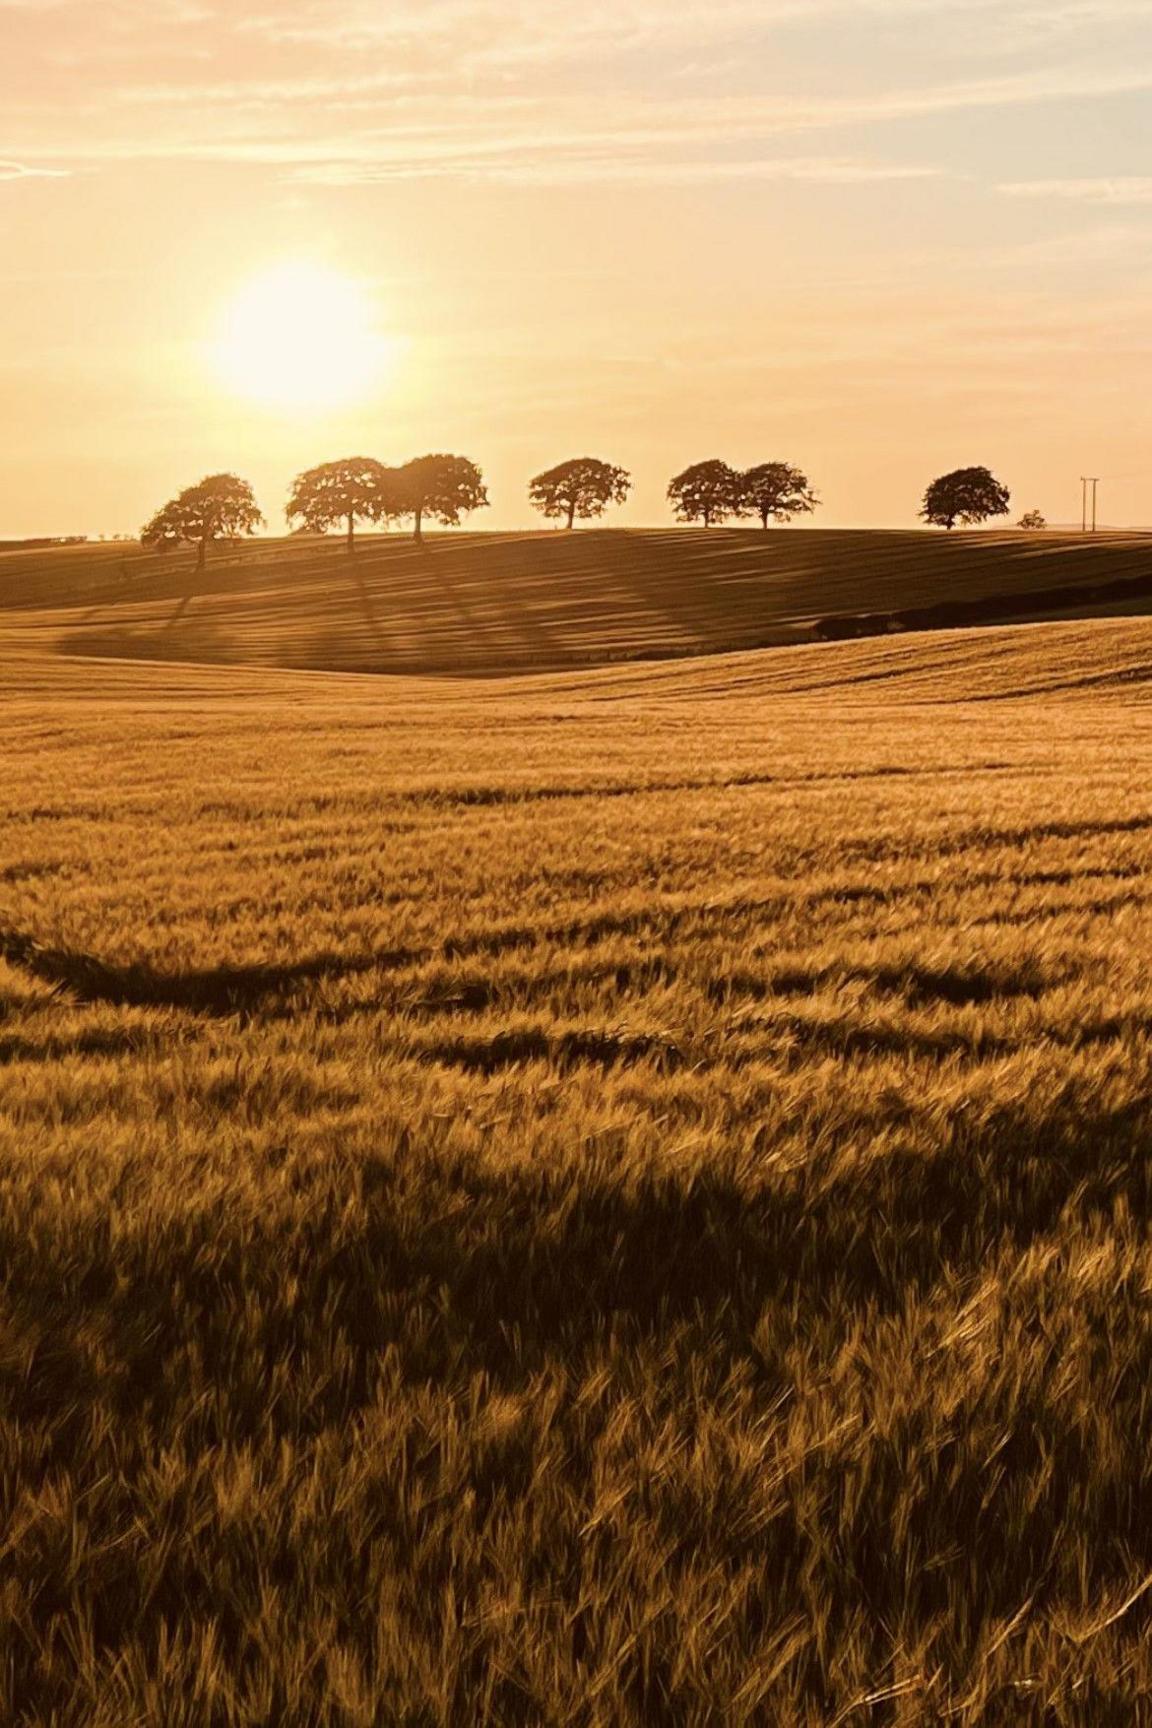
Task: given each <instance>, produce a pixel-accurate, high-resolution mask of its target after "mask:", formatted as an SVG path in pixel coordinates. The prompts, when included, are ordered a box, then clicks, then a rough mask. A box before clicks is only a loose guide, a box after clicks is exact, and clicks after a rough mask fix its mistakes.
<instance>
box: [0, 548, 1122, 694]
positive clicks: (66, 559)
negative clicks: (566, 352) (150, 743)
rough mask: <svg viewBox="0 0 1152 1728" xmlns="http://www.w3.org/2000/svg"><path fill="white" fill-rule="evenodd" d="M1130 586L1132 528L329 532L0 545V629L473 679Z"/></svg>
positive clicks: (82, 648)
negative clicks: (192, 545) (150, 547)
mask: <svg viewBox="0 0 1152 1728" xmlns="http://www.w3.org/2000/svg"><path fill="white" fill-rule="evenodd" d="M1145 580H1147V581H1148V582H1149V586H1150V591H1152V539H1150V538H1149V537H1147V536H1139V535H1129V536H1123V535H1099V536H1096V537H1094V538H1092V537H1088V538H1085V537H1083V536H1064V535H1058V534H1041V535H1036V534H1019V533H981V534H957V535H953V536H946V535H940V534H929V533H902V534H893V533H860V532H854V533H848V532H844V533H840V532H830V531H822V530H812V531H804V532H796V533H775V534H772V533H770V534H763V533H761V532H760V531H759V530H755V531H749V530H727V529H718V530H714V531H712V532H710V533H705V532H704V531H703V530H670V531H667V532H641V531H593V532H581V533H578V534H573V535H565V534H558V533H538V534H458V535H442V536H439V537H434V538H432V539H430V540H429V541H428V542H427V543H426V545H425V546H424V547H423V548H419V547H416V546H414V545H413V544H412V542H411V541H410V540H408V539H402V538H400V537H398V536H384V537H380V536H377V537H374V538H366V539H365V540H364V541H363V543H362V545H361V548H360V551H359V552H358V554H357V556H356V558H355V560H353V561H349V560H348V558H347V557H346V556H345V553H344V550H343V547H342V545H341V544H340V543H339V542H338V541H335V540H331V541H322V540H301V539H298V538H296V539H291V540H279V541H263V542H259V543H255V544H252V545H249V546H247V547H240V548H234V549H225V550H223V551H220V552H218V554H217V556H216V559H215V560H214V562H213V563H212V564H211V566H210V567H209V569H208V570H207V572H205V573H203V574H201V575H197V573H196V571H195V570H194V568H193V564H192V559H191V556H190V555H189V554H183V553H182V554H169V555H168V556H167V557H160V556H157V555H154V554H151V555H150V554H144V553H142V552H141V551H140V550H139V549H138V548H136V547H131V546H117V545H112V546H98V545H97V546H90V547H63V548H58V549H53V550H49V551H29V552H14V553H3V554H0V636H3V637H5V638H7V639H9V640H19V641H23V642H25V643H26V644H29V645H36V646H40V647H43V648H52V649H55V650H57V651H64V652H66V653H69V654H85V655H97V656H107V655H112V656H117V657H130V658H147V659H160V660H173V659H185V660H188V659H190V660H200V661H231V662H247V663H252V664H262V665H278V666H294V667H316V668H332V669H336V670H345V671H352V670H361V671H374V672H379V671H391V672H422V671H433V672H435V671H465V672H471V673H476V672H483V671H485V670H497V669H505V668H509V667H530V666H537V667H551V666H562V665H565V664H573V663H587V662H590V661H592V662H595V661H600V662H604V661H611V660H613V659H619V658H637V657H640V658H643V657H648V658H653V657H660V656H668V655H681V654H688V653H697V652H701V651H705V650H712V651H715V650H721V649H737V648H747V647H758V646H763V645H767V644H779V643H787V642H797V641H803V640H807V639H809V638H810V637H811V636H812V634H813V625H814V623H815V621H816V620H818V619H822V618H829V617H836V616H841V617H843V616H849V617H855V616H857V615H860V614H868V615H875V614H886V613H891V612H899V611H902V610H908V609H915V608H923V607H927V606H932V605H936V604H938V603H940V602H955V603H960V602H964V603H969V604H971V603H977V602H984V601H988V600H991V599H993V598H996V599H998V600H999V601H1003V599H1004V597H1005V596H1019V597H1027V596H1029V595H1032V596H1035V595H1037V594H1039V595H1048V596H1049V599H1048V600H1046V601H1045V604H1046V605H1048V604H1050V603H1051V594H1052V591H1053V590H1056V589H1060V588H1063V587H1067V588H1073V589H1076V588H1084V587H1085V586H1091V585H1092V584H1100V583H1106V582H1118V583H1130V582H1142V581H1145ZM1085 604H1086V602H1085ZM1117 604H1123V602H1122V601H1121V602H1117ZM961 621H962V620H959V619H958V620H957V622H961ZM963 621H966V620H963Z"/></svg>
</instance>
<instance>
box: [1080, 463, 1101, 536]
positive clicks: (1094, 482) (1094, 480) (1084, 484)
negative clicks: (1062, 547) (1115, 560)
mask: <svg viewBox="0 0 1152 1728" xmlns="http://www.w3.org/2000/svg"><path fill="white" fill-rule="evenodd" d="M1099 485H1100V476H1099V474H1081V476H1080V532H1081V534H1087V532H1088V488H1089V486H1091V488H1092V532H1093V534H1095V532H1096V489H1097V487H1098V486H1099Z"/></svg>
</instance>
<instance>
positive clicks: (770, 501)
mask: <svg viewBox="0 0 1152 1728" xmlns="http://www.w3.org/2000/svg"><path fill="white" fill-rule="evenodd" d="M819 504H820V500H819V498H817V496H816V494H815V492H814V491H813V489H812V484H811V482H810V481H809V479H808V476H807V475H806V474H805V473H804V472H803V471H802V470H801V469H799V468H794V467H793V466H792V464H791V463H790V462H761V463H760V464H759V465H758V466H757V467H755V468H749V469H748V470H747V471H746V472H745V473H744V474H742V475H741V476H740V514H741V515H747V516H759V518H760V521H761V522H762V524H763V525H764V527H765V528H767V526H768V524H769V522H790V521H791V520H792V518H793V517H794V516H806V515H809V514H810V513H811V512H812V511H813V510H815V509H817V508H818V507H819Z"/></svg>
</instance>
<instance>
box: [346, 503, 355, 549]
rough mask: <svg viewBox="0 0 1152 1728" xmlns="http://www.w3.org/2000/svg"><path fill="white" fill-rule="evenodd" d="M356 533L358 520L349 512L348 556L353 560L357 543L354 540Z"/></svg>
mask: <svg viewBox="0 0 1152 1728" xmlns="http://www.w3.org/2000/svg"><path fill="white" fill-rule="evenodd" d="M355 532H356V518H355V516H354V515H353V514H352V512H351V511H349V512H348V556H349V558H351V556H352V554H353V552H354V551H355V550H356V547H355V542H354V540H353V535H354V534H355Z"/></svg>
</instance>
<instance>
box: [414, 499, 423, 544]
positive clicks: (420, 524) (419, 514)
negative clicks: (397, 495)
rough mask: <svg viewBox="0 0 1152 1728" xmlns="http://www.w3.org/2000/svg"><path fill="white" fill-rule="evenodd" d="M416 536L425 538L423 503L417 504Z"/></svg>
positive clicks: (418, 538) (420, 538) (421, 538)
mask: <svg viewBox="0 0 1152 1728" xmlns="http://www.w3.org/2000/svg"><path fill="white" fill-rule="evenodd" d="M415 537H416V539H417V540H423V538H424V506H423V505H422V504H417V506H416V535H415Z"/></svg>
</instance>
